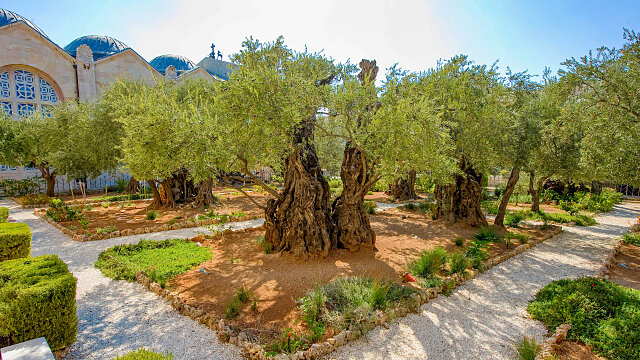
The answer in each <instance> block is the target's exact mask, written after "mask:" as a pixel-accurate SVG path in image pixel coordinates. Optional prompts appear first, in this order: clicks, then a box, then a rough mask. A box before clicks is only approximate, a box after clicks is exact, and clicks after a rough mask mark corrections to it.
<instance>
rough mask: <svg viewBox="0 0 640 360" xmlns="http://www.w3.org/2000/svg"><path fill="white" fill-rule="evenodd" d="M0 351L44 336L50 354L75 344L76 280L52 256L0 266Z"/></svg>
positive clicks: (61, 263) (76, 320)
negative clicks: (49, 348) (51, 351)
mask: <svg viewBox="0 0 640 360" xmlns="http://www.w3.org/2000/svg"><path fill="white" fill-rule="evenodd" d="M0 304H2V305H0V347H4V346H8V345H11V344H16V343H20V342H23V341H27V340H31V339H35V338H38V337H42V336H44V337H45V338H46V339H47V342H48V343H49V346H50V347H51V349H53V350H57V349H60V348H63V347H65V346H68V345H70V344H72V343H73V342H74V341H75V340H76V332H77V326H78V318H77V316H76V279H75V278H74V277H73V275H72V274H71V273H70V272H69V269H68V268H67V265H66V264H65V263H64V262H62V260H60V259H59V258H58V257H57V256H55V255H44V256H39V257H35V258H22V259H14V260H7V261H2V262H0Z"/></svg>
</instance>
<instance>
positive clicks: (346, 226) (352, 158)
mask: <svg viewBox="0 0 640 360" xmlns="http://www.w3.org/2000/svg"><path fill="white" fill-rule="evenodd" d="M366 166H367V161H366V159H365V157H364V154H363V153H362V152H361V151H360V150H358V149H357V148H355V147H353V146H351V145H347V146H346V148H345V149H344V158H343V160H342V168H341V169H340V178H341V179H342V185H343V190H342V194H340V196H338V197H337V198H336V199H335V200H334V202H333V205H332V208H333V215H332V216H333V221H334V223H335V224H336V236H337V239H338V247H341V248H345V249H349V250H352V251H357V250H360V249H361V248H373V247H374V246H375V243H376V234H375V233H374V232H373V230H372V229H371V224H370V223H369V216H368V215H367V213H366V211H365V210H364V206H363V205H364V196H365V195H366V194H367V192H369V188H370V187H371V185H372V183H373V182H372V179H371V175H370V173H369V171H368V169H367V168H366Z"/></svg>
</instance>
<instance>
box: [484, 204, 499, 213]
mask: <svg viewBox="0 0 640 360" xmlns="http://www.w3.org/2000/svg"><path fill="white" fill-rule="evenodd" d="M499 206H500V204H499V203H498V202H497V201H490V200H485V201H483V202H482V208H483V209H485V210H487V213H488V214H489V215H498V207H499Z"/></svg>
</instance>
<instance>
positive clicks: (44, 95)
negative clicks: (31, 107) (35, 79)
mask: <svg viewBox="0 0 640 360" xmlns="http://www.w3.org/2000/svg"><path fill="white" fill-rule="evenodd" d="M40 100H42V101H48V102H52V103H57V102H58V95H57V94H56V91H55V90H53V86H51V84H49V82H48V81H47V80H45V79H43V78H40Z"/></svg>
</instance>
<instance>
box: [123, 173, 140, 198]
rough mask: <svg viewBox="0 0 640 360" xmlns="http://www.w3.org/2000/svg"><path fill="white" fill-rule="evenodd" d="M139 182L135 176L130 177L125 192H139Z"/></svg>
mask: <svg viewBox="0 0 640 360" xmlns="http://www.w3.org/2000/svg"><path fill="white" fill-rule="evenodd" d="M138 185H139V182H138V180H136V178H134V177H133V176H132V177H130V178H129V182H128V183H127V187H125V188H124V192H125V193H127V194H135V193H137V192H138Z"/></svg>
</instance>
